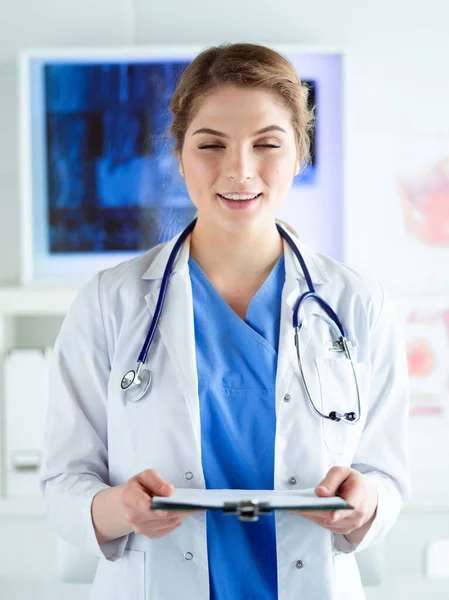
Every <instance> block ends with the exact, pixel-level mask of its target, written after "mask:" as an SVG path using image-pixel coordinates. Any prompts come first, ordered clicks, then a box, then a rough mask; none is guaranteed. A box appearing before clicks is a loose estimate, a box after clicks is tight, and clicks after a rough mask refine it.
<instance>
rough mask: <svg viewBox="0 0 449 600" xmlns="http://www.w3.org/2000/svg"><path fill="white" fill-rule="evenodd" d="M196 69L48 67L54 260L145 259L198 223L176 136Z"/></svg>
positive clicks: (161, 66)
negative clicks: (182, 90)
mask: <svg viewBox="0 0 449 600" xmlns="http://www.w3.org/2000/svg"><path fill="white" fill-rule="evenodd" d="M187 64H188V62H186V63H173V62H170V63H167V62H165V63H160V64H155V63H152V64H129V63H125V64H100V65H96V64H54V65H47V66H46V68H45V95H46V127H47V157H48V158H47V183H48V185H47V189H48V216H49V223H50V228H49V235H50V251H51V252H92V251H109V250H125V251H126V250H144V249H148V248H151V247H152V246H154V245H156V244H158V243H160V242H161V241H165V240H167V239H169V238H171V237H173V236H174V235H175V234H176V233H178V232H179V231H180V230H181V229H182V228H183V227H184V226H185V225H187V223H188V222H189V221H190V220H191V219H192V218H193V217H194V215H195V212H196V209H195V207H194V206H193V204H192V202H191V200H190V198H189V196H188V194H187V190H186V188H185V185H184V181H183V179H182V178H181V176H180V175H179V172H178V166H177V161H176V158H175V156H174V155H173V152H172V148H173V143H172V141H171V140H170V138H169V137H168V136H167V129H168V126H169V123H170V113H169V112H168V105H169V102H170V98H171V95H172V93H173V91H174V88H175V85H176V82H177V80H178V78H179V76H180V74H181V73H182V71H183V69H184V68H185V67H186V66H187Z"/></svg>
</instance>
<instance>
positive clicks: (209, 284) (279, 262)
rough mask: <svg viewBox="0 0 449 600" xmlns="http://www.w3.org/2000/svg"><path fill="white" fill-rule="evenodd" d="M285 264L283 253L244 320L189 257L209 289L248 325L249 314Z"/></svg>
mask: <svg viewBox="0 0 449 600" xmlns="http://www.w3.org/2000/svg"><path fill="white" fill-rule="evenodd" d="M283 264H284V253H282V254H281V256H280V257H279V258H278V260H277V261H276V263H275V264H274V266H273V268H272V269H271V271H270V272H269V274H268V276H267V278H266V279H265V281H264V282H263V283H262V285H261V286H260V288H259V289H258V290H257V292H256V293H255V294H254V296H253V297H252V298H251V301H250V303H249V304H248V308H247V309H246V314H245V318H244V319H242V318H241V317H240V316H239V315H238V314H237V313H236V312H235V310H233V309H232V308H231V307H230V306H229V304H228V303H227V302H226V300H225V299H224V298H223V296H222V295H221V294H220V292H219V291H218V290H217V288H216V287H215V286H214V284H213V283H212V281H211V280H210V279H209V277H208V276H207V275H206V273H205V272H204V271H203V269H202V268H201V267H200V265H199V264H198V262H197V261H196V260H195V259H194V258H193V256H190V257H189V266H190V265H192V266H193V267H194V268H195V269H196V271H197V273H199V274H200V275H201V277H202V278H203V279H204V281H205V282H206V283H207V285H208V287H209V288H210V289H211V290H212V291H213V293H214V294H215V295H216V296H217V297H219V298H220V299H221V301H222V302H224V303H225V304H226V306H227V307H228V308H229V310H230V311H231V312H233V313H234V314H235V316H236V317H237V318H238V319H239V320H240V321H242V322H243V323H245V324H246V325H248V314H250V313H252V312H253V311H254V305H256V304H257V303H258V302H259V301H260V300H261V299H262V297H263V295H264V292H265V290H266V289H267V288H268V286H269V285H270V284H271V282H272V281H273V279H274V277H275V276H276V274H277V272H278V270H279V269H280V268H281V267H282V265H283Z"/></svg>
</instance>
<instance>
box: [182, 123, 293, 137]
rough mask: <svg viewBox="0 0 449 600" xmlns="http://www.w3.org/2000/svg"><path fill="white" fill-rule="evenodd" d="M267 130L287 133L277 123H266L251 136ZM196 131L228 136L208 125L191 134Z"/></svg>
mask: <svg viewBox="0 0 449 600" xmlns="http://www.w3.org/2000/svg"><path fill="white" fill-rule="evenodd" d="M267 131H282V132H283V133H287V132H286V131H285V129H283V128H282V127H279V125H268V127H263V128H262V129H259V130H258V131H255V132H254V133H253V136H256V135H261V134H262V133H267ZM197 133H208V134H209V135H217V136H218V137H223V138H227V137H229V136H228V135H226V134H225V133H221V131H216V130H215V129H209V128H208V127H202V128H201V129H197V130H196V131H195V132H194V133H192V135H196V134H197Z"/></svg>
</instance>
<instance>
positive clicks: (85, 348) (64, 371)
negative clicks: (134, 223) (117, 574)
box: [40, 275, 128, 560]
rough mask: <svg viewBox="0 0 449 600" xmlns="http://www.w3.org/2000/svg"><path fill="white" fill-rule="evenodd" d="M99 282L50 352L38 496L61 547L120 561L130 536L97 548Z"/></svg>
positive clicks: (103, 404) (102, 359)
mask: <svg viewBox="0 0 449 600" xmlns="http://www.w3.org/2000/svg"><path fill="white" fill-rule="evenodd" d="M99 279H100V275H97V276H96V277H95V278H94V279H93V280H91V281H90V282H89V283H88V284H87V285H86V286H84V288H83V289H82V290H81V292H80V293H79V295H78V297H77V298H76V299H75V301H74V303H73V305H72V306H71V308H70V310H69V312H68V314H67V316H66V318H65V320H64V323H63V325H62V328H61V331H60V333H59V336H58V339H57V340H56V344H55V347H54V351H53V356H52V361H51V366H50V393H49V398H48V405H47V413H46V430H45V441H44V455H43V461H42V467H41V474H40V479H41V490H42V492H43V493H44V496H45V503H46V507H47V515H48V518H49V520H50V522H51V523H52V525H53V527H54V528H55V530H56V532H57V533H58V534H59V535H60V536H61V537H62V538H64V539H65V540H66V541H67V542H69V543H71V544H73V545H75V546H77V547H78V548H80V549H82V550H85V551H86V552H89V553H91V554H94V555H96V556H98V557H104V558H107V559H109V560H116V559H117V558H120V557H121V556H122V554H123V552H124V549H125V546H126V542H127V538H128V536H123V537H121V538H118V539H116V540H112V541H110V542H107V543H105V544H102V545H99V544H98V541H97V538H96V534H95V530H94V526H93V522H92V516H91V505H92V500H93V498H94V496H95V495H96V494H97V493H98V492H99V491H101V490H103V489H105V488H108V487H109V476H108V451H107V385H108V379H109V372H110V363H109V356H108V345H107V341H106V336H105V329H104V324H103V318H102V313H101V307H100V301H99V293H98V286H99Z"/></svg>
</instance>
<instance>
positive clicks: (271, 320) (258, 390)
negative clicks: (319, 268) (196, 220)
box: [189, 255, 285, 600]
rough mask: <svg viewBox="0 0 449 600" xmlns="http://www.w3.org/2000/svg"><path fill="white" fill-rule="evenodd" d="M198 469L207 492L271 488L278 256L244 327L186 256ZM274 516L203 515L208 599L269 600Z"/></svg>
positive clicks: (273, 582)
mask: <svg viewBox="0 0 449 600" xmlns="http://www.w3.org/2000/svg"><path fill="white" fill-rule="evenodd" d="M189 268H190V277H191V281H192V293H193V308H194V325H195V341H196V360H197V369H198V392H199V401H200V415H201V448H202V466H203V470H204V476H205V480H206V487H207V489H249V490H250V489H273V486H274V441H275V433H276V397H275V387H276V370H277V356H278V354H277V352H278V340H279V326H280V310H281V296H282V288H283V285H284V281H285V267H284V256H283V255H282V256H281V257H280V259H279V260H278V262H277V263H276V265H275V266H274V268H273V270H272V272H271V273H270V275H269V276H268V278H267V279H266V281H265V282H264V284H263V285H262V287H261V288H260V289H259V290H258V292H257V293H256V295H255V296H254V298H253V299H252V301H251V303H250V305H249V307H248V310H247V314H246V320H245V321H243V320H242V319H241V318H240V317H239V316H238V315H237V314H236V313H235V312H234V311H233V310H232V309H231V308H230V306H229V305H228V304H227V303H226V301H225V300H224V299H223V298H222V297H221V296H220V294H219V293H218V292H217V290H216V289H215V287H214V286H213V285H212V283H211V282H210V281H209V279H208V278H207V276H206V275H205V273H204V272H203V271H202V270H201V268H200V267H199V265H198V263H197V262H196V261H195V260H194V259H193V258H192V257H190V259H189ZM275 528H276V524H275V519H274V515H268V516H267V515H263V516H261V517H260V519H259V521H257V522H254V523H242V522H241V521H239V520H238V518H237V517H236V516H230V515H224V514H223V513H221V512H220V511H209V512H208V513H207V545H208V557H209V577H210V597H211V600H237V599H240V598H245V600H252V599H254V600H256V599H257V600H275V599H277V597H278V589H277V558H276V529H275Z"/></svg>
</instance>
